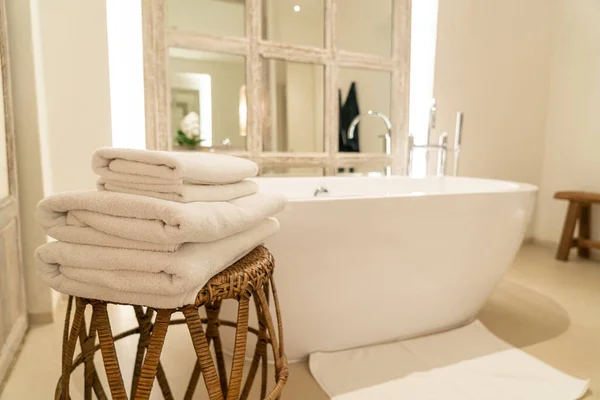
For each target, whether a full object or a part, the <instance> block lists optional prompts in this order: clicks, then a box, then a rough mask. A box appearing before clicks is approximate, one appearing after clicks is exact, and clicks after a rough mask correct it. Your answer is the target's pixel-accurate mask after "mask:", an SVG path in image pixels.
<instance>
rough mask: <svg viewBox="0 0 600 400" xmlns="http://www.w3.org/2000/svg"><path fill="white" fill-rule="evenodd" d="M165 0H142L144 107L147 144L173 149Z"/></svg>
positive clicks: (149, 146) (148, 145)
mask: <svg viewBox="0 0 600 400" xmlns="http://www.w3.org/2000/svg"><path fill="white" fill-rule="evenodd" d="M165 15H166V3H165V0H143V1H142V35H143V47H144V49H143V50H144V51H143V61H144V87H145V90H144V107H145V117H146V121H145V122H146V147H147V148H149V149H162V150H169V149H170V148H171V140H170V137H171V136H170V135H167V132H168V131H169V124H168V121H169V115H170V107H169V98H170V94H169V90H168V84H169V83H168V77H167V52H168V48H167V46H166V43H165V42H166V28H165V24H166V17H165Z"/></svg>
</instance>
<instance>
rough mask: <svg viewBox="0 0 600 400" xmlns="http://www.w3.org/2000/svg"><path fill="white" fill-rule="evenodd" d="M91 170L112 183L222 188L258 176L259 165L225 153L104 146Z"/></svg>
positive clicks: (94, 156)
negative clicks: (194, 184) (218, 186)
mask: <svg viewBox="0 0 600 400" xmlns="http://www.w3.org/2000/svg"><path fill="white" fill-rule="evenodd" d="M92 170H93V171H94V172H95V173H96V174H98V175H100V176H101V177H103V178H105V179H107V180H111V181H121V182H134V183H147V184H177V183H196V184H208V185H211V184H216V185H223V184H229V183H235V182H239V181H241V180H242V179H245V178H251V177H253V176H256V174H257V173H258V166H257V165H256V163H254V162H252V161H249V160H244V159H241V158H237V157H232V156H228V155H223V154H211V153H200V152H193V153H192V152H190V153H183V152H172V151H154V150H137V149H119V148H113V147H101V148H99V149H97V150H96V151H95V152H94V155H93V157H92Z"/></svg>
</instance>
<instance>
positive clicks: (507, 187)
mask: <svg viewBox="0 0 600 400" xmlns="http://www.w3.org/2000/svg"><path fill="white" fill-rule="evenodd" d="M367 179H368V180H379V181H385V180H413V181H419V180H422V181H424V180H458V181H460V180H462V181H471V182H473V183H494V184H496V185H502V186H503V187H501V188H500V187H498V188H493V189H488V190H477V187H474V188H473V190H469V191H447V192H442V191H439V192H429V193H427V192H418V191H414V192H407V193H394V194H364V195H362V194H361V195H342V196H318V197H311V196H303V197H292V196H287V199H288V202H290V203H296V202H323V201H325V202H327V201H342V200H360V199H395V198H406V197H428V196H436V197H437V196H460V195H466V196H474V195H488V194H508V193H533V194H536V193H537V192H538V191H539V188H538V186H536V185H533V184H530V183H524V182H516V181H507V180H501V179H487V178H475V177H467V176H443V177H431V176H430V177H424V178H412V177H408V176H403V175H394V176H376V177H372V176H301V177H281V176H267V177H262V176H261V177H255V178H252V180H256V181H257V183H258V185H259V187H260V181H276V180H281V181H287V180H290V181H292V180H294V181H314V183H315V185H316V186H319V185H321V184H322V183H323V182H327V181H352V180H356V181H360V180H367ZM288 184H289V182H288ZM283 187H285V186H283ZM282 194H284V195H285V194H286V193H285V190H282Z"/></svg>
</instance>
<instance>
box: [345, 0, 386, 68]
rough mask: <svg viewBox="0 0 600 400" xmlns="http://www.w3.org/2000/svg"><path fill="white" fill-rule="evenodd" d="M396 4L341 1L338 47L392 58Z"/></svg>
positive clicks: (353, 0)
mask: <svg viewBox="0 0 600 400" xmlns="http://www.w3.org/2000/svg"><path fill="white" fill-rule="evenodd" d="M392 1H393V0H370V1H364V0H344V1H338V3H337V13H336V32H337V40H338V47H339V48H340V49H342V50H348V51H354V52H359V53H368V54H374V55H376V56H380V57H386V58H389V57H390V56H391V54H392V14H393V13H392V11H393V10H392V7H393V5H392Z"/></svg>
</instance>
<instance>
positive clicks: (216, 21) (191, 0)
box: [167, 0, 245, 36]
mask: <svg viewBox="0 0 600 400" xmlns="http://www.w3.org/2000/svg"><path fill="white" fill-rule="evenodd" d="M244 9H245V7H244V0H168V2H167V14H168V16H167V18H168V23H169V26H170V27H171V28H172V29H182V30H189V31H194V32H198V33H208V34H212V35H219V36H245V29H244V20H245V16H244V14H245V13H244Z"/></svg>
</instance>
